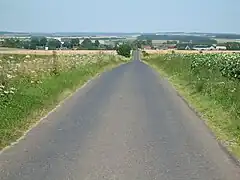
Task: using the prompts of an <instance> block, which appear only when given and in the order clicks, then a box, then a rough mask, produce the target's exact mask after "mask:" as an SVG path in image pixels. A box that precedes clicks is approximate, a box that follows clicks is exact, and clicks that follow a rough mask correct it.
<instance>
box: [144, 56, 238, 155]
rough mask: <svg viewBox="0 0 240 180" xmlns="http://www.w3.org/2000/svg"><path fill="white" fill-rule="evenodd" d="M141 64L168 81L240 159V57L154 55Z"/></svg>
mask: <svg viewBox="0 0 240 180" xmlns="http://www.w3.org/2000/svg"><path fill="white" fill-rule="evenodd" d="M144 61H145V62H146V63H148V64H150V65H151V66H153V67H155V68H156V69H157V70H158V71H159V72H160V74H162V75H163V76H165V77H166V78H168V79H169V81H170V82H171V83H172V84H173V86H174V87H175V88H176V89H177V90H178V91H179V92H180V94H181V95H182V96H183V97H184V98H185V99H186V100H187V101H188V102H189V103H190V104H191V105H192V106H193V107H194V108H195V109H196V110H197V111H198V112H200V115H201V116H202V118H203V119H204V120H205V122H206V124H207V125H208V126H209V127H210V128H211V129H212V131H213V132H214V133H215V135H216V137H217V138H218V139H219V140H220V141H221V142H222V143H223V144H224V145H225V146H226V147H227V148H228V149H229V150H230V151H232V152H233V153H234V154H235V155H236V156H237V157H240V93H239V92H240V54H239V53H235V54H233V53H206V54H200V53H195V54H194V53H193V54H184V53H176V54H155V55H150V56H148V57H145V58H144Z"/></svg>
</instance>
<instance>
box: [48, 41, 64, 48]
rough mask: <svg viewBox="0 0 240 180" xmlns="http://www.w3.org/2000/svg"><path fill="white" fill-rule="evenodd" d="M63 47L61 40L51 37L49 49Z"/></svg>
mask: <svg viewBox="0 0 240 180" xmlns="http://www.w3.org/2000/svg"><path fill="white" fill-rule="evenodd" d="M60 47H61V42H60V41H59V40H57V39H49V41H48V48H49V50H55V49H58V48H60Z"/></svg>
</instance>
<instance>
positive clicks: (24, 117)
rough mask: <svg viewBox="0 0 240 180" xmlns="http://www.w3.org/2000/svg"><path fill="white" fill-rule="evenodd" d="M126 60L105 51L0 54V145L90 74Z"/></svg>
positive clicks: (85, 79)
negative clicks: (90, 52)
mask: <svg viewBox="0 0 240 180" xmlns="http://www.w3.org/2000/svg"><path fill="white" fill-rule="evenodd" d="M127 61H128V59H126V58H123V57H120V56H116V55H109V54H95V55H69V56H66V55H57V54H55V53H53V55H49V56H46V55H45V56H41V55H37V56H36V55H31V56H30V55H27V56H26V55H1V56H0V70H1V71H0V72H1V74H0V149H2V148H4V147H5V146H7V145H9V144H10V143H11V142H13V141H15V140H17V139H18V138H19V137H21V135H23V134H24V132H25V131H26V130H28V128H29V127H31V125H33V124H34V123H36V122H37V121H38V120H39V119H40V118H41V117H42V116H44V115H45V114H47V112H49V111H50V110H51V109H52V108H54V107H55V106H56V105H57V104H58V103H59V102H60V101H61V100H63V99H64V98H66V97H67V96H69V95H70V94H71V93H73V92H74V91H75V90H76V89H77V88H79V87H80V86H81V85H83V84H84V83H86V82H87V81H88V80H89V79H90V78H91V77H93V76H96V75H97V74H98V73H101V72H103V71H104V70H106V69H109V68H113V67H115V66H117V65H119V64H121V63H125V62H127Z"/></svg>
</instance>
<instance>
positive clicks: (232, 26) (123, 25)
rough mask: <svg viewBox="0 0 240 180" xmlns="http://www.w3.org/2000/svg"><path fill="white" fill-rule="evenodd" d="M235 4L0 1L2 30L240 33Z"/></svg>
mask: <svg viewBox="0 0 240 180" xmlns="http://www.w3.org/2000/svg"><path fill="white" fill-rule="evenodd" d="M239 6H240V1H239V0H231V3H229V2H227V1H226V0H211V1H208V0H201V1H199V0H195V1H194V2H193V0H182V1H179V0H172V1H164V0H148V1H143V0H138V1H137V0H131V1H128V0H122V1H115V2H113V1H111V0H103V1H97V0H88V1H81V0H80V1H78V0H68V1H63V0H51V1H47V0H42V1H32V0H23V1H18V0H1V1H0V21H1V24H0V31H8V32H32V33H66V32H68V33H74V32H75V33H81V32H107V33H141V32H144V33H155V32H186V33H191V32H197V33H240V24H238V23H235V22H238V16H237V14H238V7H239Z"/></svg>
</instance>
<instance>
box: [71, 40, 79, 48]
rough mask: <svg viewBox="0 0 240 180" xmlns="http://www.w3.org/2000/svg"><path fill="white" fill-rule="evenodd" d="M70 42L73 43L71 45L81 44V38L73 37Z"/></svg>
mask: <svg viewBox="0 0 240 180" xmlns="http://www.w3.org/2000/svg"><path fill="white" fill-rule="evenodd" d="M70 43H71V47H76V46H79V39H78V38H74V39H71V42H70Z"/></svg>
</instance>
